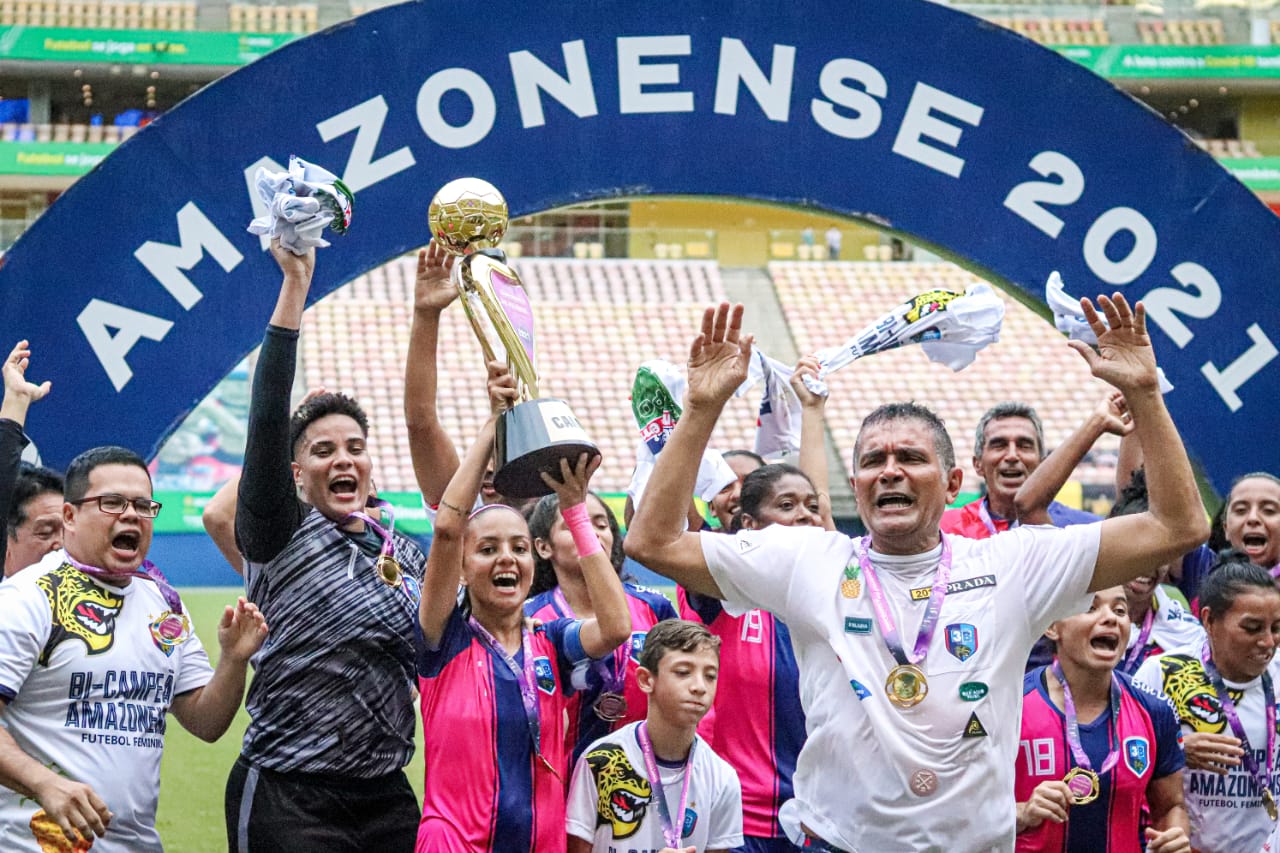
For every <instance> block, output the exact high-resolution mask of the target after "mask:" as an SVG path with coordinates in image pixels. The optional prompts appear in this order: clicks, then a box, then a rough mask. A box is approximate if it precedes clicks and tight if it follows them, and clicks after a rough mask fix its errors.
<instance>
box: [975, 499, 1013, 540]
mask: <svg viewBox="0 0 1280 853" xmlns="http://www.w3.org/2000/svg"><path fill="white" fill-rule="evenodd" d="M978 518H980V519H982V525H983V526H984V527H986V528H987V533H989V534H991V535H992V536H995V535H996V534H997V533H1000V532H1002V531H1000V530H997V529H996V523H995V520H994V519H993V518H992V517H991V509H990V508H989V507H988V505H987V498H983V499H982V500H981V501H979V502H978ZM1000 520H1001V521H1004V519H1003V518H1002V519H1000ZM1017 526H1018V520H1017V519H1016V518H1015V519H1013V520H1011V521H1010V522H1009V529H1010V530H1013V529H1014V528H1015V527H1017Z"/></svg>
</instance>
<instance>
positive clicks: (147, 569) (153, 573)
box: [67, 554, 182, 616]
mask: <svg viewBox="0 0 1280 853" xmlns="http://www.w3.org/2000/svg"><path fill="white" fill-rule="evenodd" d="M67 563H69V564H70V565H72V566H74V567H75V568H77V569H79V570H80V571H82V572H84V573H85V574H86V575H88V576H89V577H91V578H96V579H97V580H100V581H106V582H107V583H110V584H117V585H118V584H119V583H120V581H122V580H124V579H125V578H143V579H145V580H149V581H151V582H152V583H154V584H155V585H156V588H157V589H159V590H160V594H161V595H162V596H164V601H165V604H168V605H169V609H170V610H171V611H173V612H174V613H175V614H176V615H178V616H181V615H182V599H181V598H179V597H178V591H177V590H176V589H174V588H173V586H172V585H171V584H170V583H169V579H168V578H166V577H165V576H164V573H163V572H161V571H160V570H159V569H157V568H156V566H155V564H154V563H152V562H151V561H150V560H143V561H142V565H141V566H139V567H138V568H137V569H135V570H134V571H131V572H109V571H107V570H106V569H100V568H98V567H97V566H87V565H85V564H84V563H82V562H80V561H79V560H77V559H76V558H75V557H73V556H71V555H70V554H67Z"/></svg>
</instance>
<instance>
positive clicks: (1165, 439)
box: [1070, 293, 1209, 590]
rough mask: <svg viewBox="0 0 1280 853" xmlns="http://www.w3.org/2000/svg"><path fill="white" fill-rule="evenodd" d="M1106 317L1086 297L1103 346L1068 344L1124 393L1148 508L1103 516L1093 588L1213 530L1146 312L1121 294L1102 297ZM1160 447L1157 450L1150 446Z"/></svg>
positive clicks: (1143, 568)
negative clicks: (1169, 403) (1168, 399)
mask: <svg viewBox="0 0 1280 853" xmlns="http://www.w3.org/2000/svg"><path fill="white" fill-rule="evenodd" d="M1098 304H1099V306H1100V307H1101V308H1102V310H1103V312H1104V313H1105V314H1106V318H1107V323H1105V324H1104V323H1103V322H1102V320H1101V318H1099V316H1098V312H1097V311H1096V310H1095V309H1094V307H1093V303H1091V302H1090V301H1089V300H1088V299H1082V300H1080V306H1081V309H1082V311H1083V313H1084V316H1085V318H1086V319H1088V321H1089V325H1090V326H1091V327H1092V328H1093V331H1094V333H1095V334H1096V335H1097V336H1098V352H1096V353H1095V352H1094V351H1093V350H1092V349H1090V348H1089V346H1088V345H1087V344H1085V343H1083V342H1081V341H1071V342H1070V344H1071V346H1072V348H1074V349H1075V350H1076V351H1077V352H1079V353H1080V355H1081V356H1082V357H1083V358H1084V359H1085V361H1087V362H1088V363H1089V369H1090V370H1091V371H1093V375H1094V376H1097V377H1098V378H1099V379H1102V380H1104V381H1106V382H1109V383H1110V384H1111V385H1113V386H1114V387H1115V388H1117V389H1119V390H1120V391H1121V392H1122V393H1123V394H1124V399H1125V403H1126V404H1127V405H1128V407H1129V414H1130V415H1131V416H1132V418H1133V429H1134V434H1135V435H1137V437H1138V441H1139V442H1141V444H1142V447H1143V448H1144V449H1146V450H1147V451H1148V452H1147V465H1146V472H1147V488H1148V498H1149V505H1150V509H1148V510H1147V511H1146V512H1142V513H1136V514H1134V515H1125V516H1120V517H1118V518H1109V519H1107V520H1106V521H1103V522H1102V534H1101V543H1100V545H1099V547H1098V561H1097V564H1096V565H1095V566H1094V570H1093V581H1092V583H1090V585H1089V589H1090V590H1099V589H1106V588H1107V587H1112V586H1116V585H1118V584H1122V583H1125V582H1126V581H1129V580H1131V579H1133V578H1135V577H1137V576H1138V575H1140V574H1144V573H1149V572H1153V571H1154V570H1155V569H1156V568H1157V567H1158V566H1160V565H1162V564H1164V563H1167V562H1170V561H1171V560H1175V559H1179V558H1181V557H1182V555H1183V554H1185V553H1186V552H1188V551H1190V550H1191V549H1192V548H1194V547H1195V546H1196V545H1199V544H1200V543H1201V542H1203V541H1204V540H1205V539H1206V538H1208V536H1209V521H1208V519H1207V518H1206V516H1205V511H1204V504H1203V503H1202V502H1201V500H1200V492H1199V491H1198V490H1197V489H1196V480H1195V475H1194V474H1193V473H1192V471H1191V462H1190V461H1189V460H1188V459H1187V453H1186V450H1185V449H1184V448H1183V446H1182V438H1181V437H1180V436H1179V435H1178V430H1177V428H1176V427H1175V426H1174V425H1173V419H1172V418H1171V417H1169V410H1168V409H1166V408H1165V406H1164V398H1163V397H1162V396H1161V394H1160V382H1159V379H1158V377H1157V373H1156V359H1155V355H1154V353H1153V351H1152V349H1151V339H1150V338H1149V337H1148V336H1147V321H1146V312H1145V311H1144V310H1143V307H1142V303H1141V302H1139V303H1138V304H1137V305H1136V306H1135V309H1134V310H1130V308H1129V303H1128V302H1126V301H1125V298H1124V297H1123V296H1121V295H1120V294H1119V293H1117V294H1115V296H1114V297H1112V298H1111V299H1108V298H1107V297H1105V296H1099V297H1098ZM1151 448H1159V450H1160V452H1159V453H1151V452H1150V450H1151Z"/></svg>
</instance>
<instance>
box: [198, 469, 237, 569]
mask: <svg viewBox="0 0 1280 853" xmlns="http://www.w3.org/2000/svg"><path fill="white" fill-rule="evenodd" d="M239 488H240V475H239V474H236V475H235V476H234V477H232V478H231V479H230V480H227V482H225V483H223V484H222V486H221V488H219V489H218V491H216V492H214V493H213V497H211V498H209V500H208V501H207V502H206V503H205V505H204V510H203V511H202V512H201V513H200V523H201V524H203V525H204V532H205V533H207V534H209V538H210V539H212V540H213V544H214V545H217V546H218V552H219V553H221V554H222V559H224V560H226V561H227V562H228V563H229V564H231V568H233V569H235V572H236V574H238V575H240V574H244V558H243V557H241V556H240V549H239V548H238V547H236V492H237V490H238V489H239Z"/></svg>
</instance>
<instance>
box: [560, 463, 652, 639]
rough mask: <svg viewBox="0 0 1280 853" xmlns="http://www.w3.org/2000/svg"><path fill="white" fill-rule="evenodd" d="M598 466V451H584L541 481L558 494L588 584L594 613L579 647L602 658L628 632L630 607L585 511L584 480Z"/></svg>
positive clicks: (588, 621)
mask: <svg viewBox="0 0 1280 853" xmlns="http://www.w3.org/2000/svg"><path fill="white" fill-rule="evenodd" d="M599 467H600V457H599V456H598V455H597V456H595V457H594V458H592V459H589V460H588V459H587V454H585V453H583V454H581V455H580V456H579V457H578V460H577V462H576V463H575V464H574V465H573V467H572V468H570V467H569V461H568V460H567V459H561V460H560V476H559V478H556V477H552V476H550V475H548V474H546V473H543V475H542V481H543V482H544V483H546V484H547V485H548V486H550V487H551V488H552V489H553V490H554V491H555V493H556V496H557V497H558V498H560V515H561V516H562V517H563V518H564V525H565V527H567V528H568V529H569V533H570V534H571V535H572V536H573V542H574V545H575V546H577V549H578V563H579V565H580V566H581V567H582V579H583V581H584V582H585V583H586V585H587V597H588V598H590V599H591V607H592V609H593V610H594V611H595V616H594V617H593V618H591V619H586V620H584V621H583V623H582V633H581V640H582V648H583V651H585V652H586V653H587V654H588V655H590V656H591V657H593V658H602V657H604V656H605V655H607V654H609V652H611V651H613V650H614V649H616V648H617V647H618V646H620V645H622V644H623V643H624V642H626V641H627V639H628V638H629V637H630V636H631V611H630V610H629V609H628V607H627V594H626V592H625V591H624V590H623V589H622V580H621V579H620V578H619V577H618V573H617V572H615V571H614V570H613V563H611V562H610V561H609V552H607V551H605V550H604V545H603V544H602V543H601V542H600V539H599V537H598V536H597V535H596V531H595V528H594V527H592V526H591V516H590V515H589V514H588V512H587V484H588V483H589V482H590V480H591V475H592V474H594V473H595V472H596V469H597V468H599Z"/></svg>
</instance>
